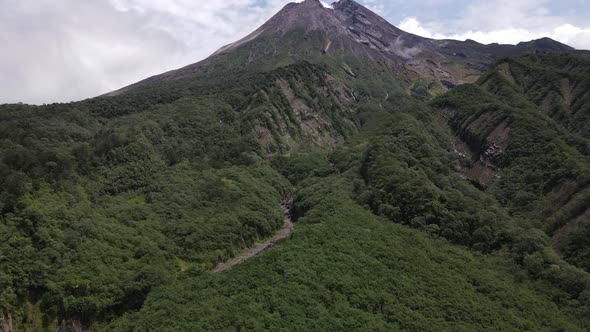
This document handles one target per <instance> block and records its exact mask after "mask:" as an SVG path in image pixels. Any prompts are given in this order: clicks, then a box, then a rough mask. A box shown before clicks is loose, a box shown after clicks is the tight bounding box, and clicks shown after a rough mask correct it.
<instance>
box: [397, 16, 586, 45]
mask: <svg viewBox="0 0 590 332" xmlns="http://www.w3.org/2000/svg"><path fill="white" fill-rule="evenodd" d="M399 28H400V29H402V30H404V31H407V32H410V33H413V34H416V35H419V36H422V37H427V38H434V39H456V40H466V39H473V40H475V41H478V42H480V43H483V44H491V43H501V44H518V43H519V42H521V41H530V40H533V39H539V38H543V37H549V38H552V39H555V40H557V41H559V42H562V43H565V44H567V45H570V46H572V47H574V48H577V49H590V28H588V29H584V28H580V27H576V26H573V25H571V24H562V25H558V26H555V27H553V28H550V27H548V28H547V30H545V31H533V30H529V29H525V28H504V29H497V30H489V31H473V30H469V31H466V32H461V33H450V34H444V33H435V32H432V31H431V30H430V29H428V28H426V27H424V26H423V25H422V24H421V23H420V21H418V19H417V18H415V17H407V18H405V19H403V20H402V21H401V22H400V24H399Z"/></svg>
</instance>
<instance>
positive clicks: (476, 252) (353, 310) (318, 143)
mask: <svg viewBox="0 0 590 332" xmlns="http://www.w3.org/2000/svg"><path fill="white" fill-rule="evenodd" d="M589 59H590V57H589V56H588V53H585V52H579V51H574V50H573V49H571V48H569V47H568V46H565V45H563V44H560V43H557V42H555V41H552V40H550V39H540V40H536V41H532V42H528V43H520V44H518V45H496V44H492V45H482V44H479V43H476V42H474V41H465V42H461V41H452V40H443V41H440V40H432V39H426V38H422V37H419V36H415V35H412V34H408V33H406V32H404V31H401V30H399V29H397V28H395V27H394V26H392V25H390V24H389V23H387V22H386V21H385V20H383V19H382V18H380V17H379V16H378V15H376V14H374V13H372V12H371V11H369V10H368V9H366V8H364V7H362V6H361V5H359V4H357V3H355V2H354V1H350V0H341V1H339V2H336V3H334V4H333V5H332V7H331V8H325V7H324V6H322V5H321V3H320V2H318V1H314V0H306V1H304V2H302V3H296V4H295V3H294V4H289V5H287V6H286V7H285V8H284V9H283V10H281V11H280V12H279V13H278V14H276V15H275V16H274V17H273V18H271V19H270V20H269V21H268V22H267V23H265V24H264V25H263V26H261V27H260V28H259V29H258V30H256V31H255V32H253V33H252V34H250V35H249V36H247V37H245V38H244V39H242V40H240V41H237V42H236V43H233V44H230V45H228V46H226V47H224V48H222V49H220V50H219V51H217V52H216V53H215V54H213V55H212V56H211V57H209V58H207V59H205V60H204V61H202V62H199V63H196V64H193V65H189V66H187V67H185V68H181V69H179V70H175V71H171V72H168V73H164V74H162V75H158V76H154V77H151V78H148V79H146V80H144V81H141V82H139V83H136V84H134V85H132V86H129V87H126V88H123V89H121V90H118V91H115V92H113V93H111V94H109V95H107V96H101V97H97V98H92V99H88V100H85V101H81V102H76V103H69V104H52V105H44V106H30V105H20V104H19V105H0V331H2V332H8V331H11V332H12V331H21V330H29V331H49V330H52V331H103V330H104V331H137V330H142V331H143V330H165V331H212V330H247V331H265V330H272V331H274V330H286V331H298V330H318V331H327V330H328V331H331V330H345V331H351V330H352V331H356V330H359V331H362V330H376V331H392V330H394V331H395V330H412V331H455V330H465V331H479V330H506V331H525V330H528V331H530V330H533V331H558V330H559V331H585V330H588V329H589V328H590V320H589V317H590V274H589V272H590V266H589V265H588V261H589V259H590V243H589V242H588V239H589V238H590V214H589V213H590V212H589V209H588V207H589V206H590V194H589V193H590V137H589V135H590V134H589V132H588V130H589V129H588V128H590V124H589V121H590V119H589V118H588V111H589V107H590V100H589V99H588V96H589V95H588V91H589V88H590V82H589V81H588V73H590V61H589ZM285 219H288V220H289V221H294V222H295V226H294V229H293V230H292V233H290V234H289V236H287V237H286V239H285V240H283V241H282V242H280V243H274V247H272V248H270V249H268V250H266V251H264V252H262V253H261V254H259V255H256V256H254V257H250V258H248V259H246V260H245V261H244V262H243V263H241V264H239V265H236V266H233V267H232V268H230V269H227V270H224V271H223V272H216V271H217V270H218V269H216V267H219V266H225V265H223V263H224V262H227V261H229V260H231V259H232V258H234V257H239V258H238V259H241V258H243V257H248V255H242V253H243V252H244V251H245V250H247V249H248V248H253V247H254V248H260V247H258V246H259V245H260V243H265V244H266V243H267V242H269V241H272V239H274V238H275V237H274V236H275V234H276V233H277V232H281V233H280V234H281V236H280V237H281V238H285V236H284V233H282V232H285V231H286V232H289V231H291V229H290V228H288V229H287V228H284V225H285ZM264 248H268V247H266V246H264ZM254 251H256V250H254ZM254 251H252V252H254Z"/></svg>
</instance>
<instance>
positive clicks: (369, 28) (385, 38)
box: [106, 0, 573, 96]
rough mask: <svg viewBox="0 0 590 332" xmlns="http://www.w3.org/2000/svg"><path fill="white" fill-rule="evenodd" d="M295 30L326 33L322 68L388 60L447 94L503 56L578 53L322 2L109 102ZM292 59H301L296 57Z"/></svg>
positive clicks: (299, 7)
mask: <svg viewBox="0 0 590 332" xmlns="http://www.w3.org/2000/svg"><path fill="white" fill-rule="evenodd" d="M294 30H302V31H303V32H304V34H309V33H313V32H320V33H321V36H320V37H319V38H321V39H323V42H322V44H321V46H316V47H314V49H312V50H310V51H312V52H315V53H316V55H317V56H318V57H319V58H318V60H317V61H319V62H322V61H325V60H322V59H321V57H324V58H325V57H330V56H331V53H332V52H335V50H339V51H341V52H348V53H352V54H356V55H363V56H367V57H369V58H372V59H384V60H385V61H387V62H388V63H390V64H391V65H392V66H394V67H396V68H397V69H395V70H396V71H403V70H405V69H408V70H410V71H412V72H415V73H416V75H417V76H424V75H426V76H428V77H432V78H434V79H436V80H438V81H440V82H441V83H442V84H443V85H444V86H445V87H447V88H448V87H452V86H455V85H458V84H463V83H467V82H473V81H475V79H476V77H478V75H480V74H482V73H483V71H484V70H485V69H486V68H487V66H488V65H490V64H491V63H492V62H493V61H494V60H496V59H498V58H500V57H503V56H507V55H518V54H522V53H526V52H534V51H537V50H540V51H548V52H563V51H573V48H571V47H569V46H567V45H564V44H561V43H559V42H557V41H554V40H551V39H549V38H541V39H537V40H532V41H529V42H521V43H519V44H518V45H502V44H489V45H484V44H480V43H477V42H475V41H471V40H467V41H457V40H448V39H444V40H435V39H429V38H424V37H420V36H418V35H414V34H411V33H407V32H405V31H402V30H400V29H399V28H397V27H395V26H394V25H392V24H390V23H389V22H387V21H386V20H385V19H383V18H382V17H380V16H379V15H377V14H375V13H374V12H372V11H370V10H369V9H367V8H366V7H364V6H362V5H360V4H358V3H357V2H355V1H353V0H341V1H338V2H334V3H333V4H332V8H325V7H324V6H323V5H322V3H321V2H320V1H318V0H305V1H303V2H301V3H289V4H287V5H286V6H285V7H283V9H281V10H280V11H279V12H278V13H277V14H275V15H274V16H272V17H271V18H270V19H269V20H268V21H267V22H265V23H264V24H263V25H262V26H260V27H259V28H258V29H256V30H255V31H254V32H252V33H250V34H248V35H247V36H246V37H244V38H242V39H240V40H238V41H236V42H234V43H231V44H228V45H225V46H223V47H221V48H220V49H218V50H217V51H215V52H214V53H213V54H212V55H210V56H209V57H207V58H206V59H204V60H202V61H199V62H196V63H194V64H190V65H187V66H184V67H182V68H179V69H176V70H171V71H168V72H165V73H163V74H159V75H154V76H152V77H149V78H147V79H145V80H141V81H139V82H137V83H134V84H131V85H129V86H127V87H123V88H121V89H119V90H116V91H113V92H110V93H107V94H106V96H114V95H118V94H121V93H124V92H126V91H129V90H132V89H134V88H137V87H140V86H142V85H144V84H149V83H154V82H158V81H163V80H176V79H179V78H185V77H190V76H192V75H198V74H199V73H200V72H202V71H203V70H204V69H205V68H206V67H208V66H211V65H213V64H214V63H215V62H218V61H220V58H221V57H223V56H226V55H229V54H231V53H232V52H235V51H237V50H238V49H240V48H248V47H249V46H248V45H252V43H253V42H254V41H256V40H260V39H261V38H264V37H267V36H273V35H276V36H283V35H284V34H285V33H288V32H290V31H294ZM301 46H302V45H301ZM257 51H260V50H257V49H254V50H250V54H252V52H257ZM275 52H276V51H275ZM290 56H292V57H294V58H297V55H295V54H290ZM299 58H304V57H299ZM237 61H238V63H239V64H240V65H241V66H249V65H252V63H253V62H254V63H255V62H256V59H252V58H251V57H248V59H238V60H237ZM276 61H277V62H280V60H276ZM404 68H405V69H404ZM410 76H415V75H410Z"/></svg>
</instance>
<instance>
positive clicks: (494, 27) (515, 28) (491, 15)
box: [399, 0, 590, 49]
mask: <svg viewBox="0 0 590 332" xmlns="http://www.w3.org/2000/svg"><path fill="white" fill-rule="evenodd" d="M548 5H549V1H548V0H518V1H515V0H487V1H482V0H479V1H474V2H471V3H470V4H469V5H468V6H467V7H466V8H465V10H464V11H463V12H460V13H458V17H457V18H455V19H447V20H446V21H443V22H426V23H424V22H421V21H420V20H419V19H418V18H416V17H406V18H404V19H403V20H402V21H401V22H400V24H399V28H400V29H402V30H405V31H408V32H411V33H414V34H417V35H420V36H424V37H428V38H437V39H458V40H465V39H473V40H476V41H478V42H481V43H485V44H489V43H506V44H517V43H519V42H521V41H529V40H533V39H538V38H542V37H549V38H552V39H555V40H557V41H560V42H562V43H565V44H568V45H570V46H573V47H575V48H578V49H590V24H587V26H585V27H584V26H576V25H573V24H572V23H570V21H571V17H562V16H559V15H553V14H552V13H551V11H550V10H549V8H548Z"/></svg>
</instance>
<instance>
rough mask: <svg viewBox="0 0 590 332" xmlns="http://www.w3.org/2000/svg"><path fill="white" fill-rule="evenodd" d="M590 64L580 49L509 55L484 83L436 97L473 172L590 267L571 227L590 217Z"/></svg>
mask: <svg viewBox="0 0 590 332" xmlns="http://www.w3.org/2000/svg"><path fill="white" fill-rule="evenodd" d="M570 69H571V70H570ZM588 70H590V63H589V62H588V61H587V58H585V57H583V56H580V55H574V54H570V55H566V54H562V55H549V54H543V55H541V54H536V55H529V56H525V57H521V58H508V59H505V60H502V61H500V62H498V63H496V64H495V65H494V66H493V67H492V68H491V69H490V71H489V72H488V73H486V75H484V76H483V77H482V78H481V79H480V80H479V81H478V83H477V86H465V87H461V88H459V89H457V90H455V91H453V92H451V93H450V94H447V95H445V96H442V97H440V98H439V99H438V100H436V101H435V105H436V106H437V107H438V108H439V109H440V116H441V117H442V118H444V120H445V121H446V122H448V124H449V125H450V127H451V128H452V129H453V131H454V133H455V134H456V139H455V142H454V144H455V148H456V151H457V152H458V153H460V154H461V155H462V157H463V158H464V160H465V161H466V163H465V164H464V165H463V167H464V168H463V169H464V172H465V176H466V177H467V178H469V179H470V180H472V181H474V182H475V183H477V184H478V185H479V186H480V187H482V188H485V189H486V190H488V191H490V192H492V193H494V194H495V195H496V196H497V197H498V199H499V200H500V201H501V202H502V203H503V204H504V205H506V206H507V207H509V208H510V211H511V213H512V214H514V215H516V216H521V217H524V218H527V219H529V220H532V221H533V222H534V223H535V224H536V226H537V227H539V228H540V229H542V230H544V231H545V232H546V233H547V234H548V235H550V236H551V237H553V245H554V246H555V248H557V249H558V250H559V251H561V252H562V253H563V255H564V256H565V257H566V259H568V260H570V261H572V262H575V263H576V264H577V265H578V266H580V267H583V268H585V269H588V268H589V266H588V264H586V263H584V260H583V259H581V257H584V255H587V249H586V248H585V247H584V245H582V243H578V245H572V244H571V241H572V240H571V238H570V235H572V232H575V231H576V229H578V227H581V228H582V229H585V226H584V225H585V224H587V223H589V222H590V218H589V216H590V211H589V210H588V207H589V206H590V156H589V151H590V149H589V147H590V142H589V141H588V139H587V138H588V137H587V133H586V131H587V128H588V126H589V125H590V118H588V110H589V109H590V108H589V107H590V100H588V98H587V97H588V96H587V89H586V88H585V87H586V86H587V84H588V82H587V81H588V80H587V76H586V75H584V74H583V73H584V72H585V71H588ZM574 234H575V233H574ZM578 242H579V241H578ZM580 245H582V247H578V246H580ZM566 247H567V249H565V248H566Z"/></svg>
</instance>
